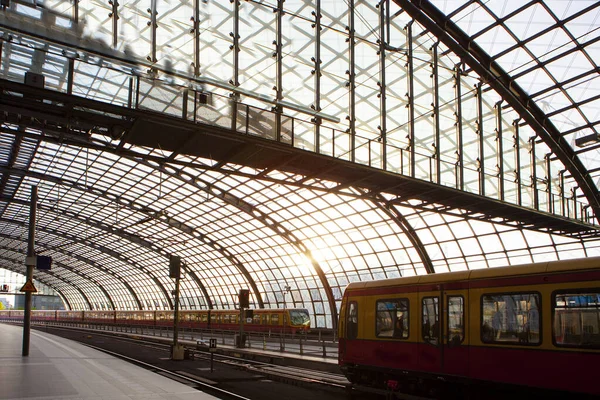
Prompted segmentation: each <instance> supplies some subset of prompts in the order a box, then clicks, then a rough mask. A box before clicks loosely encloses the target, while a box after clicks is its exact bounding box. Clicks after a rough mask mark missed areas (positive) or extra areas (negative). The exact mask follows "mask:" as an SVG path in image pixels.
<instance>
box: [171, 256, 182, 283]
mask: <svg viewBox="0 0 600 400" xmlns="http://www.w3.org/2000/svg"><path fill="white" fill-rule="evenodd" d="M169 277H170V278H174V279H179V278H181V257H179V256H173V255H172V256H170V257H169Z"/></svg>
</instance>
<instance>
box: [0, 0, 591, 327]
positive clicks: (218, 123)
mask: <svg viewBox="0 0 600 400" xmlns="http://www.w3.org/2000/svg"><path fill="white" fill-rule="evenodd" d="M237 3H238V2H234V3H229V2H222V1H205V2H199V3H198V4H197V5H196V6H195V3H194V2H169V1H152V2H151V1H150V0H148V1H145V2H144V1H137V2H124V3H123V4H118V5H116V4H117V3H116V2H114V3H113V4H112V5H111V4H109V3H108V2H101V1H82V2H79V3H78V7H77V8H74V7H73V5H72V3H71V2H67V1H62V0H57V1H46V2H44V3H43V5H42V4H33V3H31V2H19V1H12V2H11V5H10V7H9V8H8V9H7V10H6V11H5V12H4V13H3V14H2V15H0V31H1V37H2V41H1V42H0V43H1V44H2V49H1V50H2V53H1V64H0V78H2V79H3V81H2V82H0V83H2V84H4V85H5V86H4V87H5V89H4V97H3V100H2V101H3V102H5V103H4V104H3V106H5V109H6V110H7V111H6V113H5V120H4V122H3V123H2V128H1V131H0V143H1V150H0V174H1V175H0V176H1V181H0V194H1V197H0V211H1V215H0V266H1V267H3V268H5V269H9V270H12V271H17V272H24V271H25V267H24V254H25V253H26V249H27V243H26V241H27V231H28V218H29V217H28V214H29V199H30V190H31V186H32V185H35V186H37V187H38V191H39V211H38V222H37V240H36V251H37V253H38V254H46V255H50V256H52V258H53V260H54V264H53V268H52V271H51V272H50V273H42V272H41V271H36V273H35V276H36V279H38V280H39V281H41V282H43V283H45V284H47V285H49V286H51V287H53V288H54V289H56V290H57V291H58V292H59V293H60V294H61V296H62V297H63V298H64V299H65V301H66V303H67V306H68V307H70V308H74V309H171V308H172V307H173V299H172V295H171V291H172V290H173V289H174V282H173V281H172V279H170V278H169V277H168V259H169V256H170V255H172V254H177V255H179V256H181V257H182V260H183V263H184V279H183V281H182V286H181V289H182V303H181V304H182V308H183V309H194V308H210V307H214V308H234V307H235V306H236V304H235V303H236V301H237V293H238V291H239V289H242V288H249V289H250V290H251V302H252V305H253V306H254V307H265V308H281V307H284V306H287V307H306V308H308V309H309V311H310V313H311V318H312V323H313V326H316V327H327V328H332V327H334V325H335V321H336V314H337V310H338V307H339V301H340V300H341V294H342V292H343V290H344V288H345V286H346V285H347V284H348V283H349V282H353V281H361V280H372V279H384V278H392V277H398V276H411V275H418V274H426V273H428V272H445V271H457V270H466V269H474V268H489V267H496V266H505V265H516V264H522V263H530V262H539V261H546V260H556V259H567V258H574V257H586V256H593V255H598V254H599V253H600V251H599V246H598V244H599V242H598V240H597V239H596V236H597V235H586V236H577V235H559V234H553V233H549V231H534V230H531V229H524V227H523V225H520V224H518V223H517V224H515V223H508V222H507V221H503V220H502V219H499V218H498V219H493V220H492V219H483V218H477V217H476V216H475V215H470V214H469V210H468V208H466V209H464V210H459V211H460V212H457V210H455V209H450V208H445V206H444V204H443V203H439V204H438V203H436V204H428V203H426V202H422V201H417V200H416V199H406V200H404V199H402V200H401V201H400V200H399V199H398V197H397V196H395V195H392V194H391V193H387V192H385V191H380V192H377V191H373V190H367V189H365V188H364V187H362V186H361V184H360V182H355V183H354V184H353V183H352V182H351V181H350V183H347V184H346V183H344V184H340V183H339V182H334V181H331V180H327V179H324V177H323V176H321V175H320V174H318V173H317V174H315V175H310V176H309V175H304V174H300V173H298V172H297V171H296V172H293V171H290V170H289V169H286V166H285V163H282V164H281V165H276V166H275V167H272V168H260V167H256V166H254V167H251V166H248V165H241V164H240V163H236V162H232V161H228V160H218V159H215V158H213V157H211V156H197V155H196V156H193V155H190V152H186V147H185V146H182V147H181V148H180V149H178V150H177V151H174V150H172V149H165V148H162V147H160V146H156V147H152V146H148V145H142V144H141V143H138V144H132V143H128V142H127V137H128V135H129V134H130V132H129V131H128V129H129V128H128V125H127V123H128V121H129V120H128V119H127V118H129V117H128V116H129V115H133V114H127V112H126V111H128V110H136V109H137V110H141V111H143V112H148V111H153V112H155V113H154V114H145V115H166V116H169V117H173V118H178V119H182V120H185V121H186V122H190V123H191V122H194V123H196V124H199V126H200V125H201V126H202V127H206V126H208V127H218V128H221V129H231V128H232V127H235V130H236V131H237V132H238V133H243V134H244V135H246V136H251V137H260V138H262V139H266V140H267V141H270V142H272V144H273V146H288V147H289V148H295V149H296V150H298V149H299V150H303V151H306V152H315V153H319V154H321V155H323V156H326V157H330V158H336V159H338V160H340V162H343V163H344V165H346V164H347V163H348V162H351V163H356V164H360V165H362V166H369V167H371V168H373V170H378V171H386V172H387V173H389V174H395V175H396V176H399V177H400V176H401V177H406V178H410V179H416V180H420V181H426V182H430V183H434V184H436V185H440V186H444V187H448V188H452V189H458V190H460V191H463V192H468V193H470V194H475V195H478V196H480V197H481V198H487V199H492V200H494V201H499V202H503V203H510V204H512V205H515V206H516V207H521V208H527V209H532V210H535V211H536V212H539V213H543V214H548V215H553V216H555V217H557V218H561V219H565V220H573V221H577V222H578V223H585V224H589V225H590V226H592V227H594V226H595V225H593V224H595V221H596V220H595V216H594V213H593V207H594V202H595V201H596V200H595V199H590V198H587V197H586V195H585V193H583V192H582V191H581V190H580V189H579V188H578V181H577V179H576V177H575V176H574V175H573V174H581V172H582V171H579V170H577V169H576V168H574V167H573V166H571V165H565V164H564V163H563V162H562V161H561V159H560V157H558V156H557V155H556V154H554V153H553V150H552V149H553V148H554V147H552V146H553V145H552V144H549V143H546V142H545V139H544V138H543V137H540V136H539V135H537V133H536V132H537V131H536V129H535V128H533V127H531V126H530V125H529V124H528V123H527V122H526V121H525V119H524V118H522V116H521V115H519V113H518V112H517V111H516V110H515V109H514V108H513V106H512V105H511V104H510V103H509V102H508V101H507V100H505V99H502V96H501V95H500V94H498V92H496V91H495V90H494V89H493V88H492V87H491V86H490V85H489V84H488V82H486V81H485V79H483V80H482V79H481V77H480V76H479V75H478V74H477V73H476V72H475V70H474V69H473V68H472V66H470V65H468V64H466V63H465V62H464V60H462V59H461V58H460V57H458V56H457V55H456V53H455V52H454V51H453V49H451V48H449V47H447V46H446V45H445V44H444V43H443V42H440V41H439V39H438V38H436V37H435V36H434V35H433V34H432V33H431V32H429V31H428V30H427V28H426V27H424V26H422V25H421V24H420V23H419V22H414V21H413V17H415V15H410V14H409V13H408V12H407V11H406V10H404V9H402V8H401V7H400V6H398V5H397V4H395V2H392V1H383V2H382V3H381V4H380V5H379V6H378V5H377V4H375V3H373V2H365V1H353V2H352V1H343V2H341V1H325V0H322V1H300V0H286V1H285V3H283V2H276V1H271V2H267V1H248V2H240V4H239V5H237ZM398 3H399V4H400V3H402V2H401V1H398ZM421 3H423V2H421ZM507 3H508V4H507ZM512 3H513V2H505V1H486V2H479V1H472V2H468V3H467V4H465V3H464V2H459V1H456V2H453V1H440V2H433V4H434V5H435V6H437V8H439V9H440V10H442V11H443V12H444V14H446V15H447V17H448V21H450V22H452V23H453V24H454V25H455V26H457V27H459V28H460V29H461V30H462V31H463V32H464V33H465V34H466V35H467V36H468V37H470V38H471V40H473V41H475V42H476V43H477V44H478V45H479V46H480V47H481V48H483V49H484V50H485V51H486V52H487V54H488V55H489V57H490V58H491V59H492V60H494V61H496V62H497V63H498V64H499V65H500V66H501V67H502V68H503V69H504V70H505V71H506V72H507V73H509V74H510V76H511V77H512V78H513V79H514V81H515V82H516V83H518V85H519V86H520V87H521V88H522V89H523V90H524V91H526V92H527V93H528V94H529V96H530V98H531V101H533V102H535V104H536V105H537V106H538V107H539V108H541V109H542V110H543V111H544V112H545V115H546V118H547V119H548V120H549V121H551V122H552V124H553V125H554V127H555V128H556V129H558V131H559V132H560V134H561V135H563V136H564V138H565V139H566V141H567V143H568V144H569V145H570V151H572V152H574V153H575V154H576V157H577V158H578V159H579V160H580V161H581V162H582V163H583V165H584V166H585V168H586V170H587V171H585V173H587V174H589V177H591V179H593V181H594V182H595V184H596V187H597V184H598V178H599V169H598V166H597V165H596V163H597V162H598V157H597V155H598V148H599V147H598V140H597V139H598V136H597V133H598V132H597V128H598V120H599V118H598V116H599V109H600V107H598V105H599V103H598V101H599V100H598V87H599V86H598V85H597V83H598V80H597V79H598V75H599V69H598V64H597V60H598V59H600V58H599V57H600V54H599V53H600V51H599V50H600V49H599V47H598V37H599V36H600V35H598V17H600V6H599V5H598V4H597V3H596V2H586V1H577V2H560V1H546V2H539V1H534V2H530V3H527V4H525V5H523V4H516V3H515V5H512ZM407 9H408V8H407ZM148 10H149V11H148ZM117 16H118V17H119V18H118V19H116V17H117ZM133 44H135V46H133ZM25 72H33V73H37V74H42V75H43V76H44V77H45V88H46V89H49V91H50V93H59V94H73V95H75V96H78V98H77V99H78V101H79V102H80V104H75V105H74V106H73V113H74V114H77V115H79V116H80V117H81V118H80V119H78V120H73V119H69V120H68V124H70V125H68V124H66V123H65V122H64V121H59V120H58V119H57V122H56V121H54V120H53V118H55V116H54V114H52V111H53V110H55V109H56V108H53V107H59V106H62V103H61V102H60V101H59V100H53V101H46V102H45V103H44V102H42V103H39V104H38V105H39V107H37V108H39V110H31V109H28V108H27V107H24V108H22V109H17V108H18V107H17V106H18V105H19V104H22V101H23V100H27V97H22V96H20V95H19V94H18V93H19V90H20V87H19V86H16V89H10V90H9V89H6V88H7V87H8V86H6V85H7V84H6V81H9V82H18V83H22V82H23V80H24V74H25ZM11 88H12V86H11ZM57 99H59V97H57ZM61 99H62V98H61ZM86 99H87V100H95V101H97V102H98V103H94V104H103V105H107V106H108V105H112V106H118V108H110V111H103V112H98V111H95V110H94V109H93V108H92V106H91V104H92V103H84V102H83V100H86ZM32 101H33V100H32ZM20 102H21V103H20ZM9 106H10V107H9ZM34 108H35V107H34ZM119 108H122V109H123V110H124V111H123V113H122V114H118V112H120V111H118V110H119ZM92 110H94V111H92ZM106 110H108V108H106ZM115 110H116V111H115ZM28 113H29V114H28ZM159 113H160V114H159ZM90 115H92V116H93V117H94V118H96V119H95V120H97V121H98V122H97V124H96V125H94V124H91V125H89V126H88V125H85V124H86V123H87V122H85V121H89V120H91V118H92V117H90ZM109 118H110V119H111V121H113V120H115V119H117V120H121V121H123V123H122V126H121V125H118V126H117V127H116V128H115V125H113V126H112V128H110V129H109V128H106V126H105V125H104V121H105V119H109ZM240 121H242V122H240ZM244 121H245V122H244ZM542 122H544V121H542ZM67 125H68V127H67ZM65 127H66V128H65ZM586 137H587V138H588V139H586V140H588V141H586V140H583V139H584V138H586ZM277 142H279V143H277ZM294 154H299V153H294ZM582 175H585V174H582ZM586 176H587V175H586ZM596 191H597V189H596ZM286 286H289V287H290V288H291V290H290V291H289V292H288V291H287V290H286Z"/></svg>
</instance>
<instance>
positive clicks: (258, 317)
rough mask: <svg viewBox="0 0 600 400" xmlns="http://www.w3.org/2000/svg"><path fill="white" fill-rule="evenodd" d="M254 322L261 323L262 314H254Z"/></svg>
mask: <svg viewBox="0 0 600 400" xmlns="http://www.w3.org/2000/svg"><path fill="white" fill-rule="evenodd" d="M252 323H253V324H257V325H260V314H254V316H253V317H252Z"/></svg>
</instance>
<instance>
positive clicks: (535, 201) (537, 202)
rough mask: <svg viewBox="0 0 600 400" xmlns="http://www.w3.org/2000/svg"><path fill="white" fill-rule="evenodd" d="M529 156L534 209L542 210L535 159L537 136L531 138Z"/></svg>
mask: <svg viewBox="0 0 600 400" xmlns="http://www.w3.org/2000/svg"><path fill="white" fill-rule="evenodd" d="M529 146H530V147H529V155H530V163H531V167H530V168H531V177H530V178H531V188H532V190H533V208H535V209H536V210H539V209H540V198H539V194H538V187H537V168H536V157H535V136H532V137H530V138H529Z"/></svg>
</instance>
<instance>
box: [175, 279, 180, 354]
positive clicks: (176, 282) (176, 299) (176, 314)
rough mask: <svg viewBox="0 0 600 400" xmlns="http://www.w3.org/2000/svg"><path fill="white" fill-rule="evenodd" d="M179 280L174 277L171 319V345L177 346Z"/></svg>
mask: <svg viewBox="0 0 600 400" xmlns="http://www.w3.org/2000/svg"><path fill="white" fill-rule="evenodd" d="M179 280H180V278H179V277H178V278H175V315H174V318H175V320H174V321H173V346H175V347H177V345H178V344H179V343H178V339H179Z"/></svg>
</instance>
